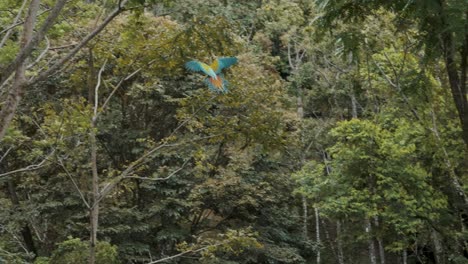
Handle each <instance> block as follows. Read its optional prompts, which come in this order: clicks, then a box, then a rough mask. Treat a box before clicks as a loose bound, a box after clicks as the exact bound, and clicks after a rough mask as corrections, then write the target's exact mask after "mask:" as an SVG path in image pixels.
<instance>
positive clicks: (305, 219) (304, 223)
mask: <svg viewBox="0 0 468 264" xmlns="http://www.w3.org/2000/svg"><path fill="white" fill-rule="evenodd" d="M301 198H302V217H303V219H302V235H303V237H304V240H305V241H307V240H309V234H308V233H309V227H308V218H309V214H308V212H307V198H306V197H305V195H304V194H302V197H301Z"/></svg>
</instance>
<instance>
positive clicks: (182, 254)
mask: <svg viewBox="0 0 468 264" xmlns="http://www.w3.org/2000/svg"><path fill="white" fill-rule="evenodd" d="M229 242H230V241H226V242H223V243H218V244H214V245H208V246H205V247H202V248H199V249H195V250H193V249H191V250H187V251H184V252H182V253H179V254H177V255H174V256H170V257H165V258H162V259H158V260H155V261H151V262H148V263H147V264H155V263H161V262H165V261H168V260H171V259H175V258H178V257H181V256H184V255H187V254H190V253H198V252H201V251H203V250H206V249H208V248H210V247H219V246H222V245H225V244H227V243H229Z"/></svg>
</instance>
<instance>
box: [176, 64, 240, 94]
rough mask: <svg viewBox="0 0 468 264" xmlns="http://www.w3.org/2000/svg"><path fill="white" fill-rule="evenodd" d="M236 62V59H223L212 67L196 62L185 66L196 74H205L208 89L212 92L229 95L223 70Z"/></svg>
mask: <svg viewBox="0 0 468 264" xmlns="http://www.w3.org/2000/svg"><path fill="white" fill-rule="evenodd" d="M236 62H237V58H236V57H222V58H218V59H216V60H215V61H214V62H213V63H212V64H211V65H208V64H206V63H203V62H200V61H196V60H194V61H189V62H187V63H186V64H185V67H186V68H187V69H188V70H191V71H195V72H203V73H205V74H206V75H208V77H207V78H206V79H205V80H204V82H205V83H206V84H207V85H208V88H210V90H212V91H215V92H222V93H227V92H228V89H227V85H228V82H227V81H226V79H224V76H223V74H222V73H221V70H223V69H224V68H228V67H230V66H231V65H233V64H234V63H236Z"/></svg>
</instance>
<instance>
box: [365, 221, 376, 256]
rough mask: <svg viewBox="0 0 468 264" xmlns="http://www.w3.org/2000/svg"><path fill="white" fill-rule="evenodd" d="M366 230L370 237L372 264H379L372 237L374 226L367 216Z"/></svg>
mask: <svg viewBox="0 0 468 264" xmlns="http://www.w3.org/2000/svg"><path fill="white" fill-rule="evenodd" d="M364 221H365V223H364V224H365V230H366V233H367V235H368V237H369V240H368V244H369V259H370V263H371V264H377V254H376V251H375V245H374V239H373V237H372V234H371V233H372V225H371V221H370V219H369V217H367V216H366V218H365V220H364Z"/></svg>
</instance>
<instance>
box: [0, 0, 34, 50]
mask: <svg viewBox="0 0 468 264" xmlns="http://www.w3.org/2000/svg"><path fill="white" fill-rule="evenodd" d="M27 2H28V0H23V4H22V5H21V7H20V9H19V10H18V14H17V15H16V17H15V18H14V19H13V23H12V26H9V27H8V28H7V29H5V30H6V34H5V36H3V38H2V41H1V42H0V48H1V47H3V45H5V42H6V41H7V40H8V38H9V37H10V34H11V32H12V29H13V28H14V27H15V25H16V24H17V22H18V20H19V19H20V18H21V14H22V13H23V9H24V7H25V6H26V3H27ZM5 30H3V31H2V33H3V32H4V31H5ZM0 34H1V33H0Z"/></svg>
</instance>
